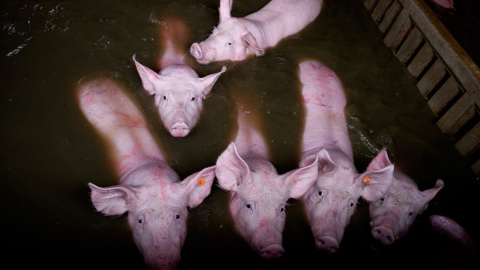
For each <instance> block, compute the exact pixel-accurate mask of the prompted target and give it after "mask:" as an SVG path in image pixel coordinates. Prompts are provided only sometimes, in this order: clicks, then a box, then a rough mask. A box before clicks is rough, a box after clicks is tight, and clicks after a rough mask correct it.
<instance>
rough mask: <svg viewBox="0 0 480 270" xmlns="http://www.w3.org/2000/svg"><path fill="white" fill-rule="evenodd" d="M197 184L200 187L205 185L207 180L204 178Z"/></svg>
mask: <svg viewBox="0 0 480 270" xmlns="http://www.w3.org/2000/svg"><path fill="white" fill-rule="evenodd" d="M197 184H198V185H199V186H203V185H205V178H203V177H202V178H200V179H198V181H197Z"/></svg>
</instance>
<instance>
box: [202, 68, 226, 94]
mask: <svg viewBox="0 0 480 270" xmlns="http://www.w3.org/2000/svg"><path fill="white" fill-rule="evenodd" d="M225 70H227V68H226V67H222V70H221V71H220V72H218V73H213V74H210V75H208V76H205V77H203V78H201V79H199V85H198V88H199V89H201V90H202V91H203V95H207V94H208V93H210V91H211V90H212V88H213V86H214V85H215V83H216V82H217V80H218V78H219V77H220V75H222V73H224V72H225Z"/></svg>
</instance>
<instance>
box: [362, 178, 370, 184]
mask: <svg viewBox="0 0 480 270" xmlns="http://www.w3.org/2000/svg"><path fill="white" fill-rule="evenodd" d="M363 183H365V184H368V183H370V178H368V176H365V178H363Z"/></svg>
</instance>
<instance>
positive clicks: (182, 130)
mask: <svg viewBox="0 0 480 270" xmlns="http://www.w3.org/2000/svg"><path fill="white" fill-rule="evenodd" d="M189 132H190V129H189V128H188V126H187V124H185V123H184V122H182V121H178V122H177V123H175V124H174V125H173V126H172V127H171V128H170V134H172V136H173V137H185V136H187V135H188V133H189Z"/></svg>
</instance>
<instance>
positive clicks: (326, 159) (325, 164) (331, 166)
mask: <svg viewBox="0 0 480 270" xmlns="http://www.w3.org/2000/svg"><path fill="white" fill-rule="evenodd" d="M317 159H318V171H319V172H320V174H326V173H334V172H335V171H336V170H337V167H338V165H337V163H335V162H333V160H332V158H330V155H329V154H328V151H327V150H325V149H322V150H320V152H318V153H317Z"/></svg>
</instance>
